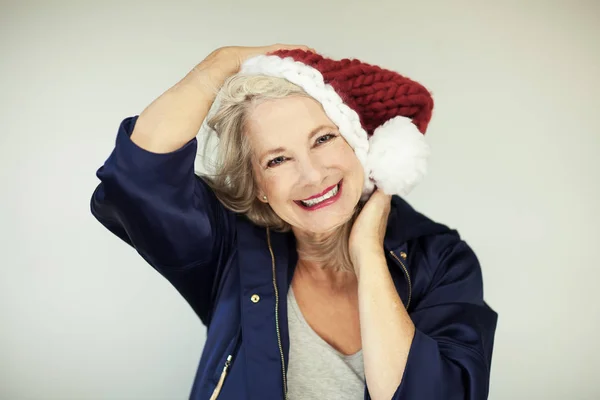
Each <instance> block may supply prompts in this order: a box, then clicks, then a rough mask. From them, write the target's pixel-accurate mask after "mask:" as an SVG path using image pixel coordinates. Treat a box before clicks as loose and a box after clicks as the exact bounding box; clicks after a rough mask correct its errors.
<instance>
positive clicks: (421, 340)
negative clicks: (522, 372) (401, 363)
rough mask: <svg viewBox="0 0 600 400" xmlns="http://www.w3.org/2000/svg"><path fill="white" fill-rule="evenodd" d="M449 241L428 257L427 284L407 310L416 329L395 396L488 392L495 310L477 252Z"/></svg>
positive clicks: (453, 397) (448, 397)
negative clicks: (485, 293)
mask: <svg viewBox="0 0 600 400" xmlns="http://www.w3.org/2000/svg"><path fill="white" fill-rule="evenodd" d="M448 236H451V235H448ZM452 236H453V237H454V238H455V237H456V236H454V235H452ZM447 239H448V237H446V238H443V239H441V240H442V241H443V242H445V243H444V244H443V248H445V249H446V250H445V251H442V252H440V254H430V255H429V256H428V259H429V263H430V266H431V267H432V274H433V275H432V280H431V285H430V288H429V290H428V291H427V292H426V293H425V295H424V296H423V297H422V298H421V299H420V301H418V303H417V304H416V307H415V309H414V310H412V311H411V312H410V316H411V318H412V320H413V323H414V324H415V327H416V332H415V336H414V338H413V342H412V345H411V348H410V352H409V355H408V360H407V364H406V368H405V370H404V376H403V377H402V381H401V383H400V386H399V387H398V389H397V391H396V393H395V394H394V396H393V399H394V400H409V399H410V400H412V399H419V400H442V399H443V400H459V399H460V400H467V399H468V400H482V399H487V396H488V391H489V379H490V366H491V358H492V348H493V341H494V333H495V330H496V323H497V314H496V313H495V312H494V311H493V310H492V309H491V308H490V307H488V306H487V305H486V303H485V302H484V301H483V281H482V274H481V268H480V265H479V262H478V260H477V258H476V256H475V254H474V253H473V251H472V250H471V248H470V247H469V246H468V245H467V244H466V243H465V242H463V241H459V240H457V239H450V241H451V242H453V243H452V244H448V241H447ZM428 247H429V248H438V249H439V248H440V243H439V241H438V243H436V245H434V246H428ZM430 253H434V252H433V251H430Z"/></svg>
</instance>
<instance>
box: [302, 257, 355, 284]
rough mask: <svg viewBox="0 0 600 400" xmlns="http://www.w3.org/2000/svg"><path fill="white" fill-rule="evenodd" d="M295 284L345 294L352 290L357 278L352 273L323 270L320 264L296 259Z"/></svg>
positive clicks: (329, 269)
mask: <svg viewBox="0 0 600 400" xmlns="http://www.w3.org/2000/svg"><path fill="white" fill-rule="evenodd" d="M294 280H295V281H296V282H310V286H311V287H315V288H320V289H325V290H327V291H332V292H346V291H347V290H348V289H352V288H354V287H355V286H356V285H357V283H358V280H357V277H356V274H355V273H354V271H347V270H340V269H334V268H323V265H322V264H319V263H315V262H310V261H305V260H302V259H298V263H297V264H296V271H295V272H294Z"/></svg>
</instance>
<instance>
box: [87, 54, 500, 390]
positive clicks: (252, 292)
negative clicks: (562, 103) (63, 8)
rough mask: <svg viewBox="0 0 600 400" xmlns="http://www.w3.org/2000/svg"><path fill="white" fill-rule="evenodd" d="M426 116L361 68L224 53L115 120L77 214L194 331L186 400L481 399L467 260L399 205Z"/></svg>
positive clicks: (392, 85)
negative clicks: (121, 244) (142, 263)
mask: <svg viewBox="0 0 600 400" xmlns="http://www.w3.org/2000/svg"><path fill="white" fill-rule="evenodd" d="M432 107H433V101H432V99H431V96H430V94H429V92H428V91H427V90H426V89H425V88H424V87H423V86H421V85H420V84H418V83H417V82H414V81H412V80H410V79H408V78H405V77H403V76H401V75H399V74H397V73H395V72H392V71H389V70H385V69H382V68H379V67H377V66H373V65H369V64H365V63H362V62H360V61H358V60H347V59H345V60H341V61H334V60H330V59H327V58H324V57H323V56H321V55H319V54H317V53H316V52H315V51H314V50H312V49H309V48H307V47H306V46H293V45H273V46H265V47H225V48H221V49H218V50H215V51H214V52H213V53H211V54H210V55H209V56H208V57H207V58H206V59H205V60H204V61H202V62H201V63H199V64H198V65H197V66H196V67H195V68H194V69H193V70H192V71H190V72H189V73H188V74H187V75H186V76H185V77H184V78H183V79H182V80H180V81H179V82H178V83H177V84H176V85H175V86H173V87H172V88H171V89H169V90H168V91H166V92H165V93H164V94H163V95H161V96H160V97H159V98H158V99H157V100H155V101H154V102H153V103H152V104H150V105H149V106H148V107H147V108H146V109H145V110H144V111H143V112H142V113H141V114H140V115H139V116H136V117H131V118H127V119H125V120H124V121H123V122H122V123H121V126H120V128H119V131H118V134H117V139H116V146H115V149H114V150H113V152H112V154H111V155H110V157H109V158H108V159H107V160H106V162H105V164H104V165H103V166H102V167H101V168H100V169H99V170H98V172H97V176H98V177H99V178H100V180H101V183H100V185H99V186H98V188H97V189H96V190H95V192H94V194H93V196H92V200H91V210H92V213H93V215H94V216H95V217H96V218H97V219H98V220H99V221H100V222H101V223H102V224H103V225H104V226H105V227H106V228H108V229H109V230H110V231H111V232H113V233H114V234H115V235H117V236H118V237H120V238H121V239H123V240H124V241H125V242H127V243H128V244H129V245H131V246H133V247H134V248H135V249H136V250H137V251H138V252H139V254H140V255H141V256H142V257H143V258H144V259H145V260H146V261H147V262H148V263H149V264H150V265H152V267H154V268H155V269H156V270H157V271H158V272H159V273H160V274H162V275H163V276H164V277H165V278H166V279H167V280H169V282H170V283H171V284H172V285H173V286H174V287H175V288H176V289H177V290H178V291H179V292H180V293H181V294H182V295H183V297H184V298H185V299H186V300H187V301H188V303H189V304H190V305H191V307H192V308H193V310H194V311H195V312H196V314H197V315H198V317H199V318H200V319H201V321H202V322H203V323H204V324H205V325H206V326H207V328H208V329H207V339H206V344H205V346H204V350H203V353H202V357H201V359H200V364H199V366H198V371H197V374H196V378H195V381H194V384H193V388H192V391H191V395H190V398H191V399H217V398H218V399H220V400H221V399H223V400H224V399H261V400H265V399H290V400H296V399H363V398H372V399H398V400H400V399H419V400H434V399H435V400H438V399H440V400H441V399H485V398H487V394H488V388H489V377H490V364H491V354H492V348H493V339H494V332H495V328H496V321H497V315H496V313H495V312H494V311H493V310H492V309H490V308H489V307H488V306H487V305H486V303H485V302H484V300H483V283H482V275H481V268H480V266H479V263H478V261H477V258H476V256H475V254H474V253H473V251H472V250H471V249H470V248H469V246H468V245H467V244H466V243H465V242H464V241H463V240H461V238H460V236H459V235H458V233H457V232H456V231H454V230H451V229H449V228H448V227H446V226H444V225H442V224H438V223H435V222H433V221H431V220H430V219H428V218H427V217H425V216H423V215H421V214H419V213H418V212H416V211H415V210H413V209H412V208H411V207H410V206H409V205H408V204H407V203H406V202H405V201H404V200H403V197H404V195H406V194H407V193H408V192H409V191H410V190H411V189H412V187H414V186H415V185H416V184H417V183H418V181H419V180H420V179H421V178H422V176H423V174H424V171H425V166H426V165H425V162H426V161H425V160H426V158H427V155H428V148H427V145H426V143H425V141H424V138H423V134H424V133H425V130H426V128H427V124H428V122H429V119H430V117H431V111H432ZM203 122H205V123H203ZM199 131H201V134H202V135H201V137H202V138H203V140H200V141H199V140H198V139H197V137H196V136H197V135H198V132H199ZM204 138H206V140H205V139H204ZM198 147H201V148H200V149H198ZM197 157H198V159H197ZM195 168H196V170H195ZM198 171H201V172H198Z"/></svg>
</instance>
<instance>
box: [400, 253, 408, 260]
mask: <svg viewBox="0 0 600 400" xmlns="http://www.w3.org/2000/svg"><path fill="white" fill-rule="evenodd" d="M400 257H402V259H403V260H406V257H407V255H406V253H405V252H403V251H401V252H400Z"/></svg>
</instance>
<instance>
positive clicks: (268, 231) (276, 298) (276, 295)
mask: <svg viewBox="0 0 600 400" xmlns="http://www.w3.org/2000/svg"><path fill="white" fill-rule="evenodd" d="M267 244H268V245H269V252H270V253H271V270H272V273H273V290H274V291H275V329H276V330H277V345H278V346H279V355H280V356H281V373H282V378H283V397H284V399H285V400H287V381H286V374H285V359H284V358H283V346H282V345H281V331H280V329H279V290H278V289H277V277H276V274H275V254H274V253H273V248H272V247H271V233H270V230H269V228H267Z"/></svg>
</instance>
